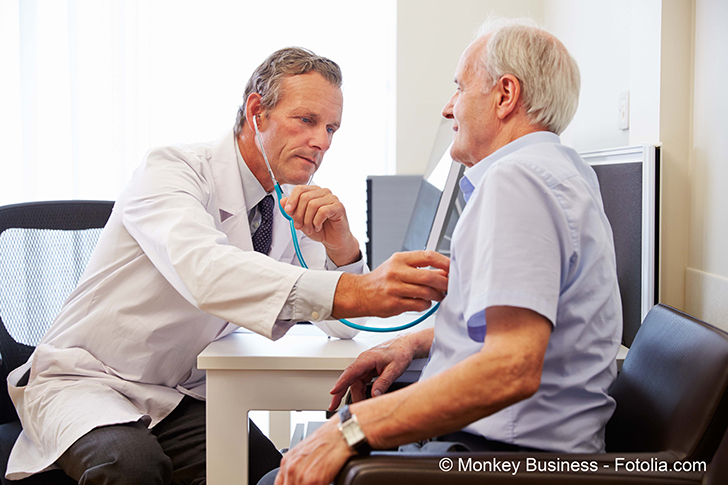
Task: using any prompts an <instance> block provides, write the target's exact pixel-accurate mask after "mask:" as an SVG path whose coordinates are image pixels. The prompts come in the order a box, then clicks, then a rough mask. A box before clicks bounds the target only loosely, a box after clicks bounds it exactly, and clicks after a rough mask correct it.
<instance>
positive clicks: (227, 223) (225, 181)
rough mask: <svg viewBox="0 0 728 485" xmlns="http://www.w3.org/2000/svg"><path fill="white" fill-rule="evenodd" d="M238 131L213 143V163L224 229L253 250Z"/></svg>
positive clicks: (237, 242) (240, 244)
mask: <svg viewBox="0 0 728 485" xmlns="http://www.w3.org/2000/svg"><path fill="white" fill-rule="evenodd" d="M235 149H236V148H235V135H234V133H233V130H230V131H229V132H228V133H227V134H226V135H225V136H223V137H222V138H220V139H219V140H217V141H216V142H215V143H214V144H213V146H212V153H211V159H210V166H211V167H212V179H213V182H214V184H215V194H216V196H217V201H218V210H219V211H220V220H221V221H222V231H223V232H224V233H225V234H227V237H228V242H229V243H230V244H232V245H233V246H236V247H239V248H240V249H243V250H246V251H252V250H253V241H252V239H251V238H250V226H249V223H248V209H247V207H246V206H245V197H244V196H243V183H242V181H241V179H240V167H238V160H237V157H236V156H235Z"/></svg>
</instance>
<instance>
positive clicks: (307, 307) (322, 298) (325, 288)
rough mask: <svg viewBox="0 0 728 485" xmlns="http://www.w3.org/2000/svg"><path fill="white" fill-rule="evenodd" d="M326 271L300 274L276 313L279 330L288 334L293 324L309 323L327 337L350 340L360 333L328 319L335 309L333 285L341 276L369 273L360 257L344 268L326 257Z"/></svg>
mask: <svg viewBox="0 0 728 485" xmlns="http://www.w3.org/2000/svg"><path fill="white" fill-rule="evenodd" d="M326 269H327V270H328V271H316V270H309V271H306V272H305V273H303V274H302V275H301V276H300V277H299V278H298V280H297V281H296V284H295V285H294V286H293V289H292V290H291V292H290V293H289V295H288V299H287V300H286V303H285V304H284V306H283V308H282V309H281V312H280V313H279V314H278V320H279V322H278V324H277V326H280V329H279V330H283V333H285V331H287V330H288V329H289V328H290V327H291V326H292V325H293V323H295V322H297V321H301V320H310V321H311V322H313V324H314V325H316V326H317V327H318V328H320V329H321V330H322V331H323V332H325V333H326V334H327V335H330V336H332V337H337V338H344V339H349V338H353V337H354V336H355V335H356V334H358V333H359V331H358V330H354V329H351V328H349V327H347V326H346V325H344V324H342V323H340V322H338V321H337V320H330V317H331V312H332V311H333V306H334V294H335V293H336V285H337V284H338V282H339V278H341V275H342V273H344V272H345V273H352V274H365V273H367V272H368V268H367V266H366V265H365V264H364V260H363V258H362V257H361V255H360V257H359V260H358V261H355V262H354V263H351V264H348V265H345V266H336V265H335V264H334V263H333V261H331V260H330V259H328V258H327V261H326Z"/></svg>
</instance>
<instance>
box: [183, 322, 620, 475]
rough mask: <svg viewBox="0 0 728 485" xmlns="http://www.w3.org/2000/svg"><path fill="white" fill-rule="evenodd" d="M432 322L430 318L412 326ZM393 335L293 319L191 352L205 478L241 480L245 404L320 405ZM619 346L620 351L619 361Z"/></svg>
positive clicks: (413, 374)
mask: <svg viewBox="0 0 728 485" xmlns="http://www.w3.org/2000/svg"><path fill="white" fill-rule="evenodd" d="M412 318H413V317H412V315H400V316H398V317H393V318H390V319H387V320H381V319H370V324H382V325H385V326H394V325H400V324H402V323H406V322H408V321H411V320H412ZM433 324H434V318H430V319H428V320H427V321H425V322H423V323H422V324H420V325H418V326H417V327H415V328H414V329H412V330H418V329H422V328H426V327H429V326H432V325H433ZM392 337H393V334H391V333H380V334H375V333H364V332H362V333H360V334H359V335H357V337H356V338H355V339H353V340H339V339H329V338H327V337H326V336H325V335H324V334H323V333H322V332H321V331H320V330H318V329H317V328H316V327H314V326H313V325H297V326H295V327H294V328H292V329H291V330H290V331H289V332H288V334H287V335H286V336H285V337H283V338H281V339H280V340H278V341H277V342H272V341H270V340H268V339H267V338H265V337H261V336H260V335H257V334H254V333H249V332H242V331H241V332H236V333H233V334H232V335H229V336H227V337H225V338H224V339H221V340H218V341H216V342H213V343H211V344H210V345H209V346H208V347H207V348H206V349H205V350H204V351H203V352H202V353H201V354H200V355H199V356H198V358H197V366H198V367H199V368H200V369H205V370H207V483H209V484H210V485H231V484H242V485H246V484H247V483H248V412H249V411H252V410H280V411H291V410H298V411H303V410H322V409H327V408H328V406H329V403H330V402H331V398H330V395H329V391H330V390H331V388H332V387H333V385H334V382H336V379H338V378H339V375H341V371H343V370H344V369H345V368H346V366H348V365H349V364H351V363H352V362H354V360H355V359H356V357H357V356H358V355H359V354H360V353H361V352H363V351H364V350H367V349H368V348H370V347H373V346H375V345H377V344H379V343H381V342H384V341H385V340H389V339H390V338H392ZM626 351H627V349H626V348H625V347H622V349H621V350H620V354H619V356H618V357H617V362H618V365H619V366H621V363H622V360H624V357H625V356H626ZM423 365H424V359H421V360H419V361H415V362H413V364H412V366H410V368H409V370H408V371H407V373H405V375H404V376H403V377H404V378H405V379H407V380H410V381H413V380H416V378H417V376H418V375H419V372H420V370H422V366H423ZM407 374H410V375H407Z"/></svg>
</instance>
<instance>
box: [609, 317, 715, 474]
mask: <svg viewBox="0 0 728 485" xmlns="http://www.w3.org/2000/svg"><path fill="white" fill-rule="evenodd" d="M727 389H728V334H726V333H725V332H723V331H722V330H719V329H717V328H715V327H713V326H711V325H708V324H706V323H705V322H701V321H700V320H697V319H695V318H693V317H691V316H689V315H687V314H685V313H682V312H680V311H678V310H675V309H674V308H670V307H668V306H665V305H657V306H656V307H654V308H653V309H652V310H651V311H650V313H649V314H648V315H647V317H646V318H645V321H644V322H643V323H642V326H641V328H640V330H639V331H638V332H637V335H636V337H635V340H634V342H633V344H632V346H631V347H630V349H629V353H628V354H627V358H626V359H625V361H624V364H623V366H622V370H621V372H620V374H619V376H618V377H617V380H616V381H615V383H614V386H613V387H612V389H611V395H612V396H613V397H614V398H615V399H616V401H617V409H616V411H615V413H614V416H613V417H612V419H611V420H610V421H609V423H608V424H607V430H606V442H607V443H606V444H607V451H608V452H657V451H670V452H673V453H674V454H675V455H676V457H677V459H686V458H690V459H696V460H706V461H709V460H710V459H711V457H712V456H713V454H714V453H715V450H716V449H717V447H718V444H719V442H720V440H721V438H722V437H723V434H724V432H725V430H726V426H727V425H728V393H727V392H726V390H727Z"/></svg>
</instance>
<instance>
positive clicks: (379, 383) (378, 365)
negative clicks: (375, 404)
mask: <svg viewBox="0 0 728 485" xmlns="http://www.w3.org/2000/svg"><path fill="white" fill-rule="evenodd" d="M413 357H414V348H413V346H412V345H410V344H409V341H408V339H407V336H406V335H405V336H401V337H397V338H395V339H393V340H389V341H387V342H384V343H382V344H379V345H377V346H376V347H372V348H371V349H369V350H367V351H365V352H362V353H361V354H360V355H359V357H357V359H356V360H355V361H354V363H353V364H351V365H349V366H348V367H347V368H346V369H344V372H343V373H342V374H341V376H339V379H338V380H337V381H336V384H334V387H333V388H332V389H331V391H330V393H331V394H332V395H333V397H332V398H331V405H329V411H333V410H335V409H336V408H338V407H339V404H340V403H341V399H342V398H343V397H344V394H346V390H347V389H349V387H351V397H352V399H353V400H354V402H358V401H362V400H364V399H365V397H366V396H365V391H366V386H367V384H368V383H369V382H370V381H371V380H372V378H373V377H376V376H379V377H378V378H377V380H376V381H375V382H374V384H373V385H372V396H374V397H376V396H379V395H381V394H384V393H385V392H387V389H389V386H391V385H392V383H393V382H394V381H396V380H397V379H398V378H399V376H401V375H402V374H403V373H404V371H406V370H407V367H409V365H410V363H411V362H412V359H413Z"/></svg>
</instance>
